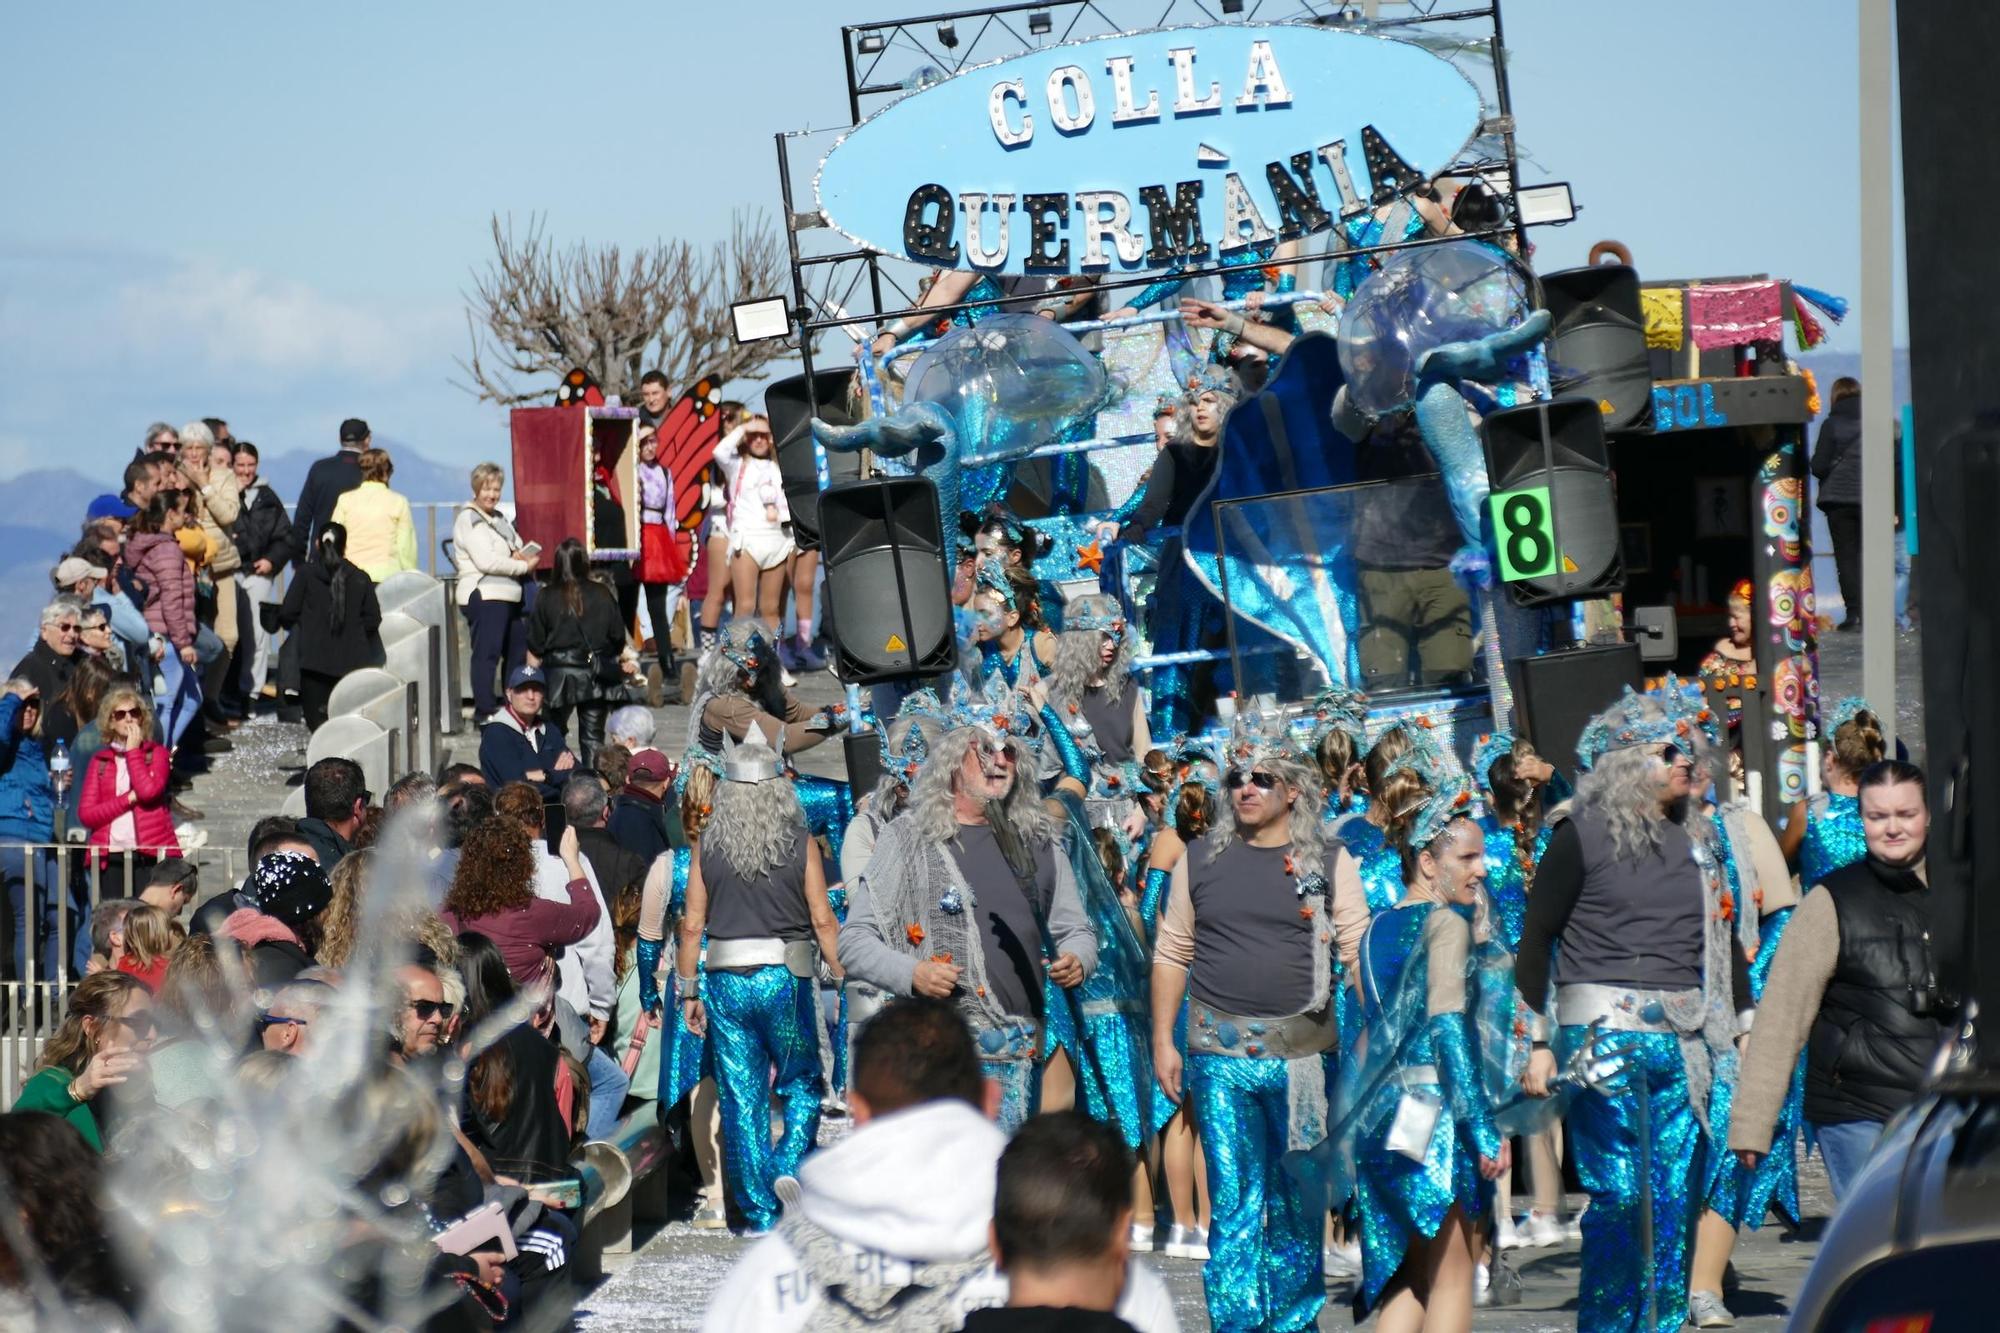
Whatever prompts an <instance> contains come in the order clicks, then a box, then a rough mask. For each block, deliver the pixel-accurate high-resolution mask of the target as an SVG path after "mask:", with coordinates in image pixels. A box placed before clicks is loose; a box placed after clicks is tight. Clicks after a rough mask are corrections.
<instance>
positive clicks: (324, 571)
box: [278, 523, 382, 731]
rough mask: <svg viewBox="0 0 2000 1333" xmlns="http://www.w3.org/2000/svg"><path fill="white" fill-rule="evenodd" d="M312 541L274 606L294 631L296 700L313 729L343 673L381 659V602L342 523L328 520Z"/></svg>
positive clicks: (322, 723) (323, 718)
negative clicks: (312, 554)
mask: <svg viewBox="0 0 2000 1333" xmlns="http://www.w3.org/2000/svg"><path fill="white" fill-rule="evenodd" d="M316 545H317V558H316V559H315V560H313V561H312V562H311V563H309V564H307V565H305V566H303V567H302V568H300V569H299V570H297V571H296V572H295V574H294V576H293V578H292V583H291V586H290V587H289V588H287V589H286V590H285V604H284V607H283V608H282V609H281V610H280V611H279V612H278V620H279V622H280V623H281V624H283V625H284V627H285V628H286V629H288V630H291V631H292V632H293V634H294V635H295V636H296V637H297V642H298V654H299V705H300V706H301V707H302V708H304V709H305V715H306V718H305V721H306V727H307V728H308V729H309V730H312V731H318V730H319V729H320V728H321V727H323V726H325V725H326V706H327V700H328V699H330V698H331V697H332V695H333V687H334V686H335V685H338V684H339V683H340V678H341V677H342V676H344V675H346V674H347V673H348V672H350V671H356V670H359V669H360V668H362V667H369V666H379V665H380V664H381V662H382V635H381V628H382V604H381V603H380V602H378V601H377V600H376V599H375V584H374V583H373V582H372V581H371V580H370V579H369V577H368V574H367V572H366V571H365V570H363V569H362V568H361V566H359V565H357V564H355V563H354V562H353V561H352V560H349V559H348V558H347V529H345V528H343V527H342V526H341V525H340V524H338V523H329V524H327V526H326V530H325V531H324V532H322V533H320V535H319V541H318V543H317V544H316Z"/></svg>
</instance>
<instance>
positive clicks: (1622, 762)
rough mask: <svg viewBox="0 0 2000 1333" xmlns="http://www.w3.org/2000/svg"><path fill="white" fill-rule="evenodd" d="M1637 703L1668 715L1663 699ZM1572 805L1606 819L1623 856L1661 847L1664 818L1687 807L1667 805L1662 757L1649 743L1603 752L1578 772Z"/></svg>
mask: <svg viewBox="0 0 2000 1333" xmlns="http://www.w3.org/2000/svg"><path fill="white" fill-rule="evenodd" d="M1634 707H1635V709H1637V710H1638V711H1641V712H1644V713H1647V714H1657V715H1658V716H1659V717H1662V718H1664V717H1665V715H1666V710H1665V708H1663V707H1662V706H1661V705H1660V702H1659V701H1658V700H1657V699H1651V698H1648V699H1645V700H1643V701H1642V702H1639V703H1637V704H1635V705H1634ZM1683 804H1685V802H1683ZM1569 808H1570V811H1571V812H1572V813H1574V814H1578V815H1583V814H1590V815H1594V816H1595V817H1597V818H1598V819H1601V820H1603V821H1604V827H1605V831H1606V832H1608V833H1609V834H1610V835H1611V850H1612V852H1613V854H1614V855H1616V856H1617V857H1618V858H1619V859H1621V860H1624V859H1627V858H1630V857H1638V856H1650V855H1652V854H1653V853H1654V852H1656V851H1658V850H1659V849H1660V826H1661V824H1663V823H1664V822H1665V821H1666V820H1667V818H1669V817H1670V815H1672V814H1679V813H1682V812H1680V811H1673V812H1663V811H1662V810H1661V808H1660V758H1659V756H1658V755H1657V754H1655V753H1654V752H1653V749H1652V747H1651V746H1646V745H1629V746H1625V747H1623V748H1621V749H1616V750H1606V751H1605V752H1604V753H1603V754H1601V755H1599V756H1598V759H1597V762H1596V763H1595V764H1593V765H1591V768H1590V771H1589V772H1587V773H1584V774H1582V775H1581V776H1579V777H1578V778H1577V780H1576V796H1575V797H1574V798H1573V799H1572V800H1571V801H1570V803H1569ZM1690 832H1693V830H1692V829H1690Z"/></svg>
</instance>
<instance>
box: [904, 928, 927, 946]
mask: <svg viewBox="0 0 2000 1333" xmlns="http://www.w3.org/2000/svg"><path fill="white" fill-rule="evenodd" d="M903 937H904V938H905V939H907V940H908V941H909V942H910V947H911V948H912V949H914V948H916V947H917V946H918V945H919V944H922V943H923V942H924V928H923V927H922V926H920V925H918V924H917V923H916V922H914V921H912V922H911V923H910V924H909V925H907V926H904V927H903Z"/></svg>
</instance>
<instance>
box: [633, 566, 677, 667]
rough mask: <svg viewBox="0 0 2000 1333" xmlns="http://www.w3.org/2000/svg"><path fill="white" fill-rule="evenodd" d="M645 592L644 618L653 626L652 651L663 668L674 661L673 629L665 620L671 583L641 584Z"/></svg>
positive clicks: (671, 588) (672, 588)
mask: <svg viewBox="0 0 2000 1333" xmlns="http://www.w3.org/2000/svg"><path fill="white" fill-rule="evenodd" d="M639 586H640V587H641V588H644V589H645V590H646V616H647V619H649V620H650V621H651V622H652V625H653V651H654V652H655V653H657V654H658V655H659V659H660V665H661V666H662V667H665V666H666V665H667V664H668V663H669V662H671V661H673V660H674V627H673V625H672V624H671V623H670V622H669V621H668V620H667V595H668V594H669V593H671V592H672V591H673V590H674V585H673V584H671V583H642V584H640V585H639Z"/></svg>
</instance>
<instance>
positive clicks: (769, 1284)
mask: <svg viewBox="0 0 2000 1333" xmlns="http://www.w3.org/2000/svg"><path fill="white" fill-rule="evenodd" d="M1006 1146H1007V1138H1006V1136H1005V1135H1004V1134H1002V1133H1001V1132H1000V1130H999V1128H998V1127H997V1126H995V1125H994V1124H993V1122H992V1121H990V1120H988V1119H986V1117H984V1116H982V1115H980V1114H979V1112H977V1111H975V1110H973V1109H972V1107H970V1106H968V1105H966V1104H965V1103H964V1102H961V1101H937V1102H925V1103H923V1104H922V1105H920V1106H912V1107H909V1108H908V1109H906V1110H902V1111H897V1112H895V1113H893V1114H891V1115H885V1116H882V1117H879V1118H878V1119H875V1120H871V1121H869V1122H868V1123H867V1124H865V1125H863V1126H861V1127H860V1128H859V1129H856V1130H855V1131H854V1132H853V1133H852V1134H850V1135H848V1136H847V1138H846V1139H844V1140H843V1141H842V1142H840V1143H838V1144H835V1145H834V1146H833V1147H831V1148H827V1149H825V1150H824V1151H821V1152H816V1153H814V1154H813V1155H812V1156H811V1157H809V1158H807V1159H806V1161H805V1164H804V1165H803V1166H802V1167H801V1168H800V1169H799V1190H800V1197H799V1201H798V1204H797V1207H798V1210H799V1212H800V1214H801V1215H802V1216H804V1217H805V1219H806V1220H807V1221H809V1222H812V1223H813V1224H814V1225H816V1226H818V1227H820V1228H821V1229H822V1230H824V1231H825V1232H826V1233H827V1234H828V1235H830V1236H832V1237H833V1238H834V1239H835V1240H837V1241H839V1242H841V1243H842V1245H843V1246H844V1247H845V1248H846V1249H847V1250H849V1251H851V1252H852V1254H853V1255H854V1266H855V1271H856V1273H857V1275H861V1276H862V1277H863V1280H865V1281H867V1282H869V1283H870V1284H871V1285H896V1284H897V1279H896V1278H895V1276H894V1275H895V1273H896V1272H897V1270H899V1269H900V1270H901V1271H903V1272H904V1273H907V1272H908V1270H909V1269H910V1268H911V1267H912V1266H913V1265H917V1264H934V1263H952V1262H963V1261H966V1260H969V1259H971V1258H974V1257H976V1256H980V1255H983V1254H985V1253H986V1233H987V1227H988V1226H989V1225H990V1224H991V1222H992V1220H993V1174H994V1170H995V1168H996V1167H997V1166H998V1165H999V1162H1000V1150H1001V1149H1002V1148H1004V1147H1006ZM819 1303H820V1290H819V1286H818V1284H817V1283H816V1282H815V1281H814V1279H813V1276H812V1274H811V1272H810V1271H808V1270H807V1268H806V1267H805V1266H804V1264H803V1263H802V1262H801V1261H800V1259H799V1257H798V1256H797V1255H796V1254H794V1253H793V1251H792V1247H791V1246H790V1245H789V1244H788V1243H787V1242H786V1240H785V1237H784V1235H783V1234H782V1233H781V1232H775V1231H774V1232H772V1233H771V1234H770V1235H768V1236H765V1237H764V1238H763V1239H761V1240H759V1241H758V1242H757V1243H756V1244H754V1245H752V1246H751V1247H750V1248H749V1249H748V1250H747V1251H745V1252H744V1255H743V1257H742V1258H741V1259H740V1260H738V1261H737V1264H736V1266H735V1267H734V1268H732V1269H730V1270H729V1275H728V1276H727V1277H726V1278H724V1279H723V1281H722V1285H721V1286H719V1287H718V1288H716V1291H715V1298H714V1299H713V1300H711V1301H710V1302H709V1305H708V1309H707V1310H706V1311H705V1312H704V1313H703V1315H702V1322H701V1327H702V1329H703V1333H793V1331H794V1330H798V1329H803V1328H804V1327H805V1326H806V1323H807V1321H808V1320H809V1319H810V1318H811V1317H812V1314H813V1311H814V1310H815V1309H817V1308H818V1306H819ZM1006 1303H1007V1279H1006V1278H1005V1277H1004V1276H1002V1275H1001V1274H1000V1273H998V1272H997V1271H995V1270H994V1268H993V1266H992V1264H991V1263H990V1262H989V1263H987V1264H985V1265H984V1266H983V1267H982V1268H981V1269H980V1270H979V1271H978V1272H977V1273H975V1274H974V1275H973V1276H972V1277H969V1278H967V1279H966V1281H965V1282H964V1284H963V1285H962V1286H960V1287H959V1289H958V1291H957V1292H956V1293H955V1294H954V1297H953V1300H952V1305H953V1308H954V1309H955V1310H956V1312H957V1315H958V1320H959V1322H961V1323H962V1322H963V1321H964V1319H965V1316H966V1315H967V1314H969V1313H971V1312H972V1311H974V1310H980V1309H984V1308H986V1307H988V1306H994V1305H1005V1304H1006ZM1118 1316H1119V1318H1121V1319H1123V1320H1125V1322H1126V1323H1128V1324H1131V1325H1132V1326H1133V1327H1134V1328H1136V1329H1138V1330H1139V1333H1180V1321H1179V1319H1178V1318H1177V1317H1176V1316H1175V1315H1174V1306H1173V1300H1172V1298H1171V1297H1169V1296H1168V1294H1167V1288H1166V1284H1165V1283H1164V1282H1162V1281H1160V1278H1159V1276H1158V1275H1157V1274H1155V1273H1154V1272H1153V1270H1152V1269H1150V1268H1148V1267H1146V1265H1145V1264H1143V1263H1141V1262H1139V1261H1138V1260H1136V1259H1135V1260H1133V1261H1132V1263H1131V1265H1130V1267H1129V1268H1128V1269H1127V1271H1126V1280H1125V1292H1124V1295H1123V1296H1122V1297H1120V1298H1119V1301H1118ZM952 1327H954V1328H955V1327H957V1324H954V1325H952Z"/></svg>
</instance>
